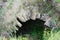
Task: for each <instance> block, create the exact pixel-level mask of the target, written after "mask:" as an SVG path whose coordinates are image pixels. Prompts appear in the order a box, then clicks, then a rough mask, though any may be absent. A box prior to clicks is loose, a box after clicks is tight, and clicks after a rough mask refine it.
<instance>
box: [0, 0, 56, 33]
mask: <svg viewBox="0 0 60 40" xmlns="http://www.w3.org/2000/svg"><path fill="white" fill-rule="evenodd" d="M2 5H3V3H0V6H2ZM41 6H42V5H41ZM40 11H41V10H39V6H38V3H37V2H36V1H35V0H33V1H32V0H31V1H30V0H26V1H24V0H23V1H22V0H9V1H7V2H4V5H3V19H4V21H3V24H4V25H5V26H4V27H6V28H10V29H9V30H13V31H15V30H18V29H17V28H16V25H18V26H20V27H21V26H23V25H22V24H21V23H20V22H18V21H17V18H18V19H19V20H20V21H21V22H26V21H28V20H30V19H32V20H36V19H40V20H43V21H45V24H44V25H46V26H48V27H56V24H55V22H54V21H53V19H52V17H50V16H49V15H48V14H47V13H44V14H42V13H41V12H40ZM41 14H42V15H41ZM7 31H8V30H7ZM11 32H12V31H11Z"/></svg>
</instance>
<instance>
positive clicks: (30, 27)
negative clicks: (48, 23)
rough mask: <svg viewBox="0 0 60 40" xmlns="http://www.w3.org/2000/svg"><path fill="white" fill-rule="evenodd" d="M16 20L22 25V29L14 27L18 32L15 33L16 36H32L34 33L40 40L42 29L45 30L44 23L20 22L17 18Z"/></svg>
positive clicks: (40, 21)
mask: <svg viewBox="0 0 60 40" xmlns="http://www.w3.org/2000/svg"><path fill="white" fill-rule="evenodd" d="M17 20H18V21H19V22H20V23H21V24H22V25H23V26H22V27H19V26H18V25H16V27H17V28H18V31H16V36H17V37H18V36H20V35H22V36H24V34H32V33H36V35H39V36H40V38H41V39H42V36H43V33H44V29H45V25H44V23H45V21H42V20H39V19H36V20H31V19H30V20H28V21H26V22H21V21H20V20H19V19H18V18H17Z"/></svg>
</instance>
